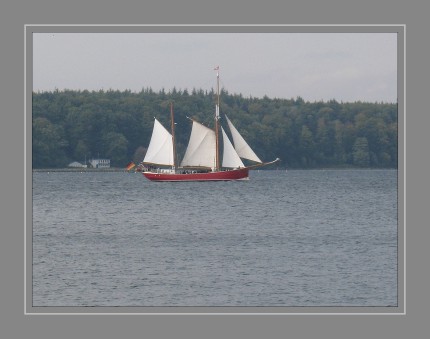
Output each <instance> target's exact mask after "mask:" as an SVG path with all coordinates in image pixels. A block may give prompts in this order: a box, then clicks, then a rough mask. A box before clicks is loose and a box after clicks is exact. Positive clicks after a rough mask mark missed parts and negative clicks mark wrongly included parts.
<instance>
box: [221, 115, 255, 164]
mask: <svg viewBox="0 0 430 339" xmlns="http://www.w3.org/2000/svg"><path fill="white" fill-rule="evenodd" d="M225 117H226V119H227V123H228V127H229V128H230V132H231V135H232V137H233V143H234V148H235V150H236V152H237V154H238V155H239V156H240V157H241V158H245V159H248V160H252V161H255V162H258V163H262V161H261V160H260V158H259V157H258V156H257V155H256V154H255V153H254V151H253V150H252V149H251V147H249V145H248V144H247V142H246V141H245V139H244V138H243V137H242V136H241V135H240V133H239V132H238V131H237V129H236V127H234V125H233V124H232V123H231V121H230V119H229V118H228V117H227V115H225Z"/></svg>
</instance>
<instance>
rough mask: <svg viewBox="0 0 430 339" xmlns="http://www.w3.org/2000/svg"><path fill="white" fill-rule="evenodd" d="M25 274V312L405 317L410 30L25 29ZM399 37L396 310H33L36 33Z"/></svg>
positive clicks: (317, 27) (346, 27)
mask: <svg viewBox="0 0 430 339" xmlns="http://www.w3.org/2000/svg"><path fill="white" fill-rule="evenodd" d="M24 30H25V48H24V53H25V56H24V57H25V113H24V122H25V136H24V142H25V164H24V165H25V177H24V184H25V201H24V205H25V226H24V237H25V239H24V241H25V249H24V256H25V273H24V280H25V281H24V286H25V291H24V299H25V300H24V303H25V305H24V313H25V314H26V315H32V314H64V315H78V314H81V315H82V314H86V315H87V314H93V315H105V314H109V315H114V314H116V315H118V314H121V315H126V314H133V315H135V314H148V315H154V314H157V315H160V314H166V315H177V314H184V315H189V314H191V315H193V314H198V315H205V314H206V315H211V314H212V315H214V314H220V315H231V314H235V315H237V314H257V315H285V314H291V315H318V314H327V315H330V314H331V315H336V314H342V315H345V314H350V315H353V314H354V315H357V314H359V315H373V314H385V315H395V314H406V293H405V291H406V275H405V272H406V267H405V266H406V265H405V264H406V213H405V207H406V204H405V197H406V196H405V190H406V186H405V183H406V164H405V148H406V121H405V113H406V98H405V94H406V93H405V92H406V87H405V78H406V72H405V64H406V63H405V62H406V50H405V46H406V26H405V25H25V27H24ZM60 32H61V33H66V32H76V33H108V32H111V33H135V32H138V33H150V32H151V33H155V32H157V33H178V32H184V33H188V32H199V33H210V32H218V33H231V32H234V33H240V32H244V33H293V32H296V33H297V32H300V33H306V32H313V33H316V32H319V33H357V32H360V33H397V36H398V54H397V63H398V84H397V86H398V87H397V88H398V126H399V128H398V153H399V156H398V159H399V162H398V248H397V255H398V283H397V286H398V294H397V295H398V297H397V298H398V303H397V306H396V307H270V306H268V307H210V306H207V307H176V306H175V307H126V306H124V307H54V306H53V307H33V306H32V259H33V258H32V167H31V164H32V159H31V149H32V143H31V120H32V107H31V104H32V100H31V97H32V84H33V77H32V49H33V43H32V34H33V33H60Z"/></svg>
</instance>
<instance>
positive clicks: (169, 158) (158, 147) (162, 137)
mask: <svg viewBox="0 0 430 339" xmlns="http://www.w3.org/2000/svg"><path fill="white" fill-rule="evenodd" d="M143 162H144V163H150V164H157V165H170V166H173V141H172V135H171V134H170V133H169V132H168V131H167V130H166V129H165V128H164V126H163V125H162V124H160V122H159V121H158V120H157V119H155V121H154V129H153V131H152V136H151V141H150V142H149V146H148V150H147V151H146V155H145V159H143Z"/></svg>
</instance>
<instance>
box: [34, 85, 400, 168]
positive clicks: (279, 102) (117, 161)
mask: <svg viewBox="0 0 430 339" xmlns="http://www.w3.org/2000/svg"><path fill="white" fill-rule="evenodd" d="M215 100H216V93H215V92H214V91H213V90H211V91H203V90H193V91H192V92H188V91H187V90H176V89H173V90H171V91H169V92H165V91H164V90H161V91H159V92H154V91H153V90H152V89H151V88H146V89H143V90H142V91H141V92H139V93H135V92H131V91H114V90H109V91H102V90H101V91H92V92H90V91H86V90H84V91H71V90H64V91H54V92H38V93H36V92H35V93H33V102H32V107H33V108H32V147H33V150H32V155H33V168H55V167H66V166H67V165H68V164H69V163H70V162H72V161H79V162H81V163H83V162H84V161H85V159H87V160H88V159H89V158H91V157H94V158H96V157H101V158H109V159H111V165H112V166H113V167H124V166H125V165H126V164H127V163H128V162H129V161H131V160H133V161H134V162H135V163H138V162H140V161H141V160H142V159H143V157H144V154H145V152H146V147H147V146H148V144H149V140H150V137H151V133H152V128H153V121H154V117H156V118H157V119H158V120H160V122H161V123H162V124H163V125H164V126H165V127H166V128H167V129H170V127H169V126H170V103H171V102H172V103H173V105H174V112H175V122H176V123H177V125H176V127H175V131H176V143H177V151H178V157H179V158H181V154H183V153H184V151H185V148H186V145H187V142H188V137H189V134H190V131H191V123H190V121H189V120H188V119H187V116H188V117H190V118H193V119H196V120H198V121H200V122H202V123H204V124H206V125H208V126H212V125H213V116H214V110H215V108H214V107H215ZM220 111H221V115H222V114H223V113H225V114H227V115H228V117H229V118H230V120H232V122H233V124H235V126H236V128H237V129H238V130H239V131H240V132H241V134H242V135H243V137H244V138H245V139H246V140H247V141H248V143H249V144H250V145H251V147H252V148H253V149H254V151H255V152H256V153H257V154H258V155H259V156H260V158H261V159H262V160H263V161H270V160H273V159H275V158H276V157H279V158H281V162H280V163H277V165H276V166H278V167H279V166H281V167H283V168H285V167H286V168H321V167H373V168H397V105H396V104H393V103H366V102H354V103H339V102H337V101H336V100H330V101H328V102H322V101H321V102H307V101H305V100H303V99H302V98H301V97H297V98H294V99H276V98H275V99H272V98H268V97H263V98H253V97H243V96H242V95H240V94H230V93H228V92H227V91H225V90H222V91H221V104H220ZM221 123H222V124H223V125H225V121H223V119H221Z"/></svg>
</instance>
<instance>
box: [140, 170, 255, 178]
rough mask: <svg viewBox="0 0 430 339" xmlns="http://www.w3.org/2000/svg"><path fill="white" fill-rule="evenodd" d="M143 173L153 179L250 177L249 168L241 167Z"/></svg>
mask: <svg viewBox="0 0 430 339" xmlns="http://www.w3.org/2000/svg"><path fill="white" fill-rule="evenodd" d="M142 174H143V175H144V176H145V177H146V178H147V179H149V180H151V181H228V180H241V179H248V174H249V169H248V168H241V169H237V170H231V171H222V172H209V173H188V174H170V173H154V172H142Z"/></svg>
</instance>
